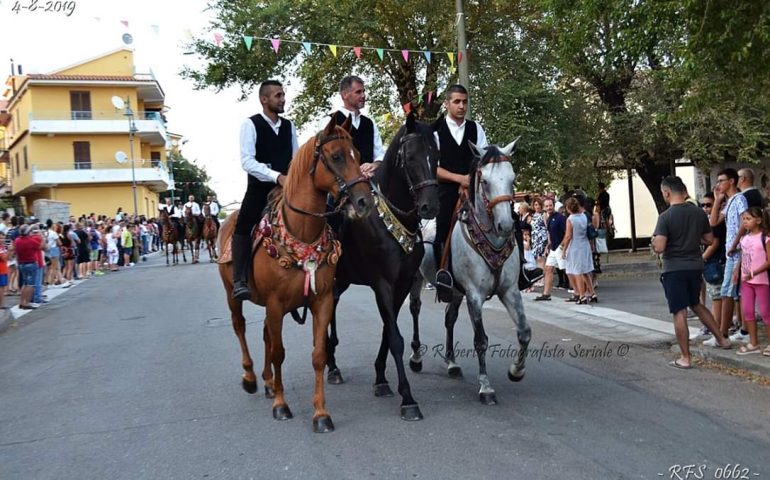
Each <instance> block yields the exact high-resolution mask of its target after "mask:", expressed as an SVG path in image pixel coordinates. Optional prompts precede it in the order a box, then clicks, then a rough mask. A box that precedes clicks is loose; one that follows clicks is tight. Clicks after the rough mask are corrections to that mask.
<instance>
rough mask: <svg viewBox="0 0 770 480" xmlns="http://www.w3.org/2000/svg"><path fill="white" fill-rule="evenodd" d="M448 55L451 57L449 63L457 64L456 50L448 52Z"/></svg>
mask: <svg viewBox="0 0 770 480" xmlns="http://www.w3.org/2000/svg"><path fill="white" fill-rule="evenodd" d="M446 56H447V57H449V65H451V66H452V67H454V66H455V52H446Z"/></svg>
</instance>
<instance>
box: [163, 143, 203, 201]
mask: <svg viewBox="0 0 770 480" xmlns="http://www.w3.org/2000/svg"><path fill="white" fill-rule="evenodd" d="M169 165H170V166H171V168H172V169H173V173H174V184H175V187H176V190H175V191H174V192H173V193H174V198H175V199H179V200H182V202H183V203H184V202H186V201H187V197H188V196H189V195H195V200H196V201H197V202H198V203H201V202H204V201H205V200H206V197H207V196H209V195H213V196H216V192H214V190H212V189H210V188H209V186H208V182H209V180H211V177H209V175H208V173H206V169H205V168H204V167H199V166H197V165H195V164H194V163H193V162H191V161H189V160H187V159H186V158H184V156H183V155H182V154H181V153H180V152H178V151H171V152H170V154H169ZM171 193H172V192H171V191H168V192H163V193H161V194H160V201H161V202H162V201H164V200H165V198H166V197H170V196H171Z"/></svg>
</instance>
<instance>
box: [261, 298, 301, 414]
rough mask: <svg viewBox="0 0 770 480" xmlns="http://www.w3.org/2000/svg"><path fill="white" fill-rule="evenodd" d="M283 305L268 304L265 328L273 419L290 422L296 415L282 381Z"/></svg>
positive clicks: (270, 302)
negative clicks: (267, 341) (271, 373)
mask: <svg viewBox="0 0 770 480" xmlns="http://www.w3.org/2000/svg"><path fill="white" fill-rule="evenodd" d="M282 308H283V307H282V305H281V304H280V302H279V301H277V300H275V299H271V301H269V302H268V303H267V308H266V310H267V315H266V316H265V327H266V328H267V331H268V333H269V341H270V363H271V364H272V366H273V372H274V373H275V376H274V377H273V391H274V392H275V397H274V398H273V418H274V419H276V420H288V419H290V418H292V417H293V416H294V415H293V414H292V413H291V410H289V405H288V404H287V403H286V398H285V397H284V393H283V382H282V379H281V366H282V365H283V360H284V358H285V357H286V351H285V350H284V348H283V335H282V332H281V330H283V314H282V313H281V310H282Z"/></svg>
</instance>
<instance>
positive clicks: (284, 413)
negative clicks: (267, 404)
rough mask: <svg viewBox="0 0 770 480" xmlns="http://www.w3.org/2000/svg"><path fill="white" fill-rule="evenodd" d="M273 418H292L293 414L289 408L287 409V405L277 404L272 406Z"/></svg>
mask: <svg viewBox="0 0 770 480" xmlns="http://www.w3.org/2000/svg"><path fill="white" fill-rule="evenodd" d="M273 418H274V419H276V420H289V419H290V418H294V415H293V414H292V413H291V410H289V406H288V405H278V406H277V407H273Z"/></svg>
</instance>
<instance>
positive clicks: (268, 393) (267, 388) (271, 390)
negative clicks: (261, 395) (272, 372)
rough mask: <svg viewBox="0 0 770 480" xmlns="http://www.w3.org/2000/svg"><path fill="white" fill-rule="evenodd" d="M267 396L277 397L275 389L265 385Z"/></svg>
mask: <svg viewBox="0 0 770 480" xmlns="http://www.w3.org/2000/svg"><path fill="white" fill-rule="evenodd" d="M265 398H275V390H273V389H272V388H270V387H268V386H267V385H265Z"/></svg>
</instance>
